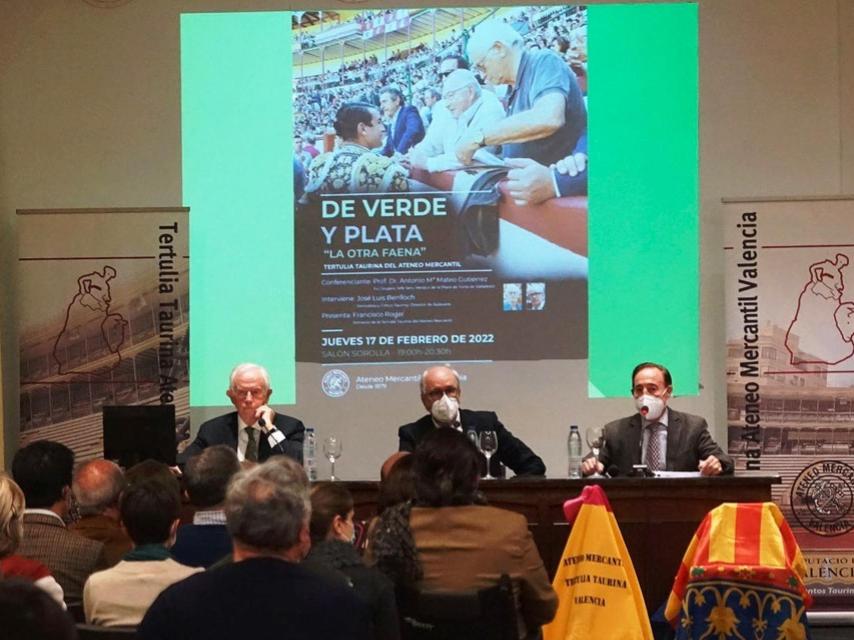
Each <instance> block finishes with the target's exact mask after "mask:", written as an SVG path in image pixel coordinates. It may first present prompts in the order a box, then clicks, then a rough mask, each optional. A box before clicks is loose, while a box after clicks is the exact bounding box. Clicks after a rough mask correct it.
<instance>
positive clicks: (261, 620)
mask: <svg viewBox="0 0 854 640" xmlns="http://www.w3.org/2000/svg"><path fill="white" fill-rule="evenodd" d="M339 575H340V574H339ZM338 579H339V580H340V577H339V578H338ZM137 634H138V636H139V637H140V638H142V639H143V640H167V639H168V640H191V639H195V638H205V640H220V639H222V640H235V638H253V639H254V640H267V639H269V640H272V639H273V638H276V639H278V638H288V640H314V639H320V638H323V639H324V640H368V638H369V637H370V622H369V618H368V612H367V609H366V607H365V606H364V605H363V604H362V603H361V602H360V601H359V599H358V598H357V596H356V594H355V593H354V592H353V589H352V588H350V587H349V586H346V585H345V584H343V583H342V582H338V583H335V582H331V581H328V580H327V579H325V578H323V577H320V576H318V575H317V574H314V573H313V572H312V571H310V570H309V569H307V568H306V567H303V566H301V565H300V564H297V563H296V562H285V561H284V560H279V559H277V558H272V557H260V558H249V559H247V560H243V561H242V562H236V563H233V564H229V565H224V566H222V567H219V568H216V569H211V570H210V571H204V572H202V573H197V574H195V575H192V576H190V577H189V578H187V579H186V580H182V581H181V582H178V583H176V584H173V585H172V586H171V587H168V588H167V589H166V590H165V591H163V592H162V593H161V594H160V595H159V596H157V599H156V600H155V601H154V603H153V604H152V605H151V608H150V609H149V610H148V612H147V613H146V614H145V617H144V618H143V619H142V623H141V624H140V626H139V628H138V630H137Z"/></svg>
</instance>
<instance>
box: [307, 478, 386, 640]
mask: <svg viewBox="0 0 854 640" xmlns="http://www.w3.org/2000/svg"><path fill="white" fill-rule="evenodd" d="M309 530H310V532H311V551H309V554H308V555H307V556H306V558H305V560H304V561H303V563H304V564H305V565H306V566H309V567H311V566H316V567H318V568H322V569H326V570H328V569H334V570H336V571H339V572H340V573H342V574H343V575H344V576H345V577H346V578H347V580H348V582H349V583H350V584H351V585H352V587H353V589H354V591H355V593H356V596H357V597H358V598H359V599H360V600H361V601H362V602H363V603H364V604H365V605H366V606H367V607H368V610H369V611H370V612H371V621H372V626H373V635H374V638H377V640H397V639H398V638H400V629H399V626H398V619H397V604H396V602H395V596H394V585H393V584H392V582H391V580H389V579H388V578H387V577H386V576H384V575H383V574H382V573H381V572H380V571H378V570H377V569H375V568H373V567H367V566H365V564H364V562H362V558H361V557H360V556H359V553H358V551H356V548H355V547H354V546H353V539H354V537H355V532H356V528H355V525H354V524H353V496H352V495H351V494H350V492H349V491H348V490H347V487H345V486H343V485H342V484H340V483H337V482H325V483H319V484H316V485H314V487H313V488H312V490H311V523H310V525H309Z"/></svg>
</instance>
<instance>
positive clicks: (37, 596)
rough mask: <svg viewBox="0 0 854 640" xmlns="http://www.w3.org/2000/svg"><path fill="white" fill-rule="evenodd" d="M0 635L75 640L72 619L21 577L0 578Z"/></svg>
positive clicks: (17, 638)
mask: <svg viewBox="0 0 854 640" xmlns="http://www.w3.org/2000/svg"><path fill="white" fill-rule="evenodd" d="M0 638H3V640H36V639H38V640H75V639H76V638H77V632H76V630H75V628H74V622H73V621H72V619H71V616H69V615H68V614H67V613H66V612H65V611H63V610H62V607H60V606H59V605H58V604H57V603H56V601H55V600H54V599H53V598H51V597H50V596H49V595H47V594H46V593H45V592H44V591H43V590H42V589H39V588H38V587H36V586H35V585H33V584H30V583H28V582H26V581H23V580H0Z"/></svg>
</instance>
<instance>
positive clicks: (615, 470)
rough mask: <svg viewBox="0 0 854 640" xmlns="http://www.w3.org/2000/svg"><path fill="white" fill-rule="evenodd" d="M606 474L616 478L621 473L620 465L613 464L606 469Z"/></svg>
mask: <svg viewBox="0 0 854 640" xmlns="http://www.w3.org/2000/svg"><path fill="white" fill-rule="evenodd" d="M605 475H607V476H608V477H609V478H616V477H617V476H618V475H620V467H618V466H617V465H615V464H612V465H611V466H610V467H608V469H607V470H606V471H605Z"/></svg>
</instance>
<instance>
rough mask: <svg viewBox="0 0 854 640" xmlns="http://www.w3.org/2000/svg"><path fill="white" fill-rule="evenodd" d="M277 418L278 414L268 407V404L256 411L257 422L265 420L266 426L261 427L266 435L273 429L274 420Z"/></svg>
mask: <svg viewBox="0 0 854 640" xmlns="http://www.w3.org/2000/svg"><path fill="white" fill-rule="evenodd" d="M275 417H276V412H275V411H273V409H272V407H268V406H267V405H266V404H262V405H261V406H260V407H258V408H257V409H255V420H256V421H258V420H259V419H261V418H264V423H265V425H264V426H263V427H261V429H262V431H264V433H267V432H268V431H269V430H270V429H272V428H273V426H274V425H273V418H275Z"/></svg>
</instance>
